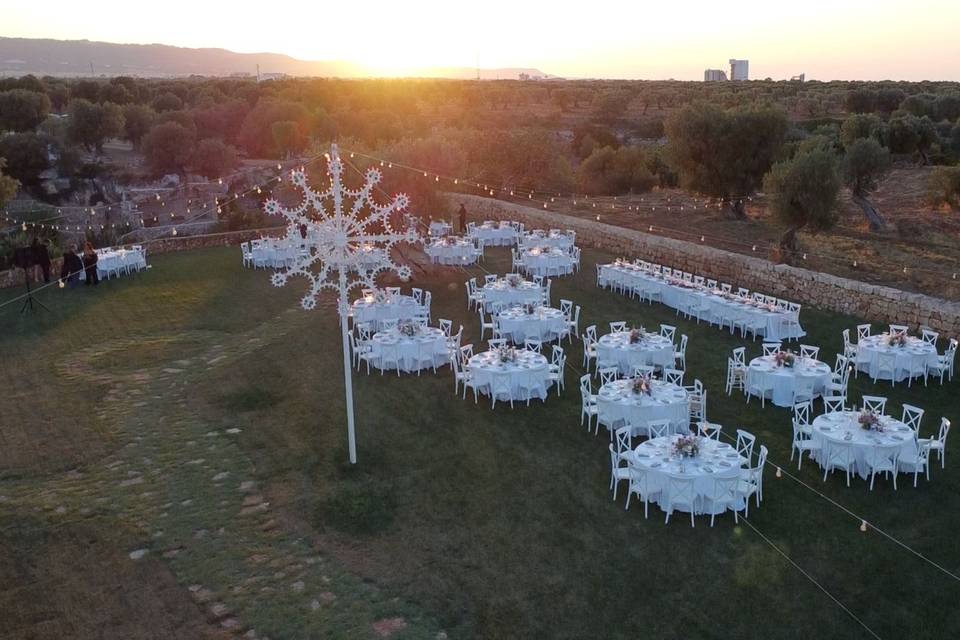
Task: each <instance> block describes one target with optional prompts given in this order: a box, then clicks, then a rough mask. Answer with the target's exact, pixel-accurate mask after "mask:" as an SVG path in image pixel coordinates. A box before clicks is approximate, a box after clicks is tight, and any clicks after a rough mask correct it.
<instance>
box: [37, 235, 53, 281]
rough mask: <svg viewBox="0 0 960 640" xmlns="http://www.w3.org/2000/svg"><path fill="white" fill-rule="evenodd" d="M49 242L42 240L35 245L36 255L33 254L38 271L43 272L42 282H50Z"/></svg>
mask: <svg viewBox="0 0 960 640" xmlns="http://www.w3.org/2000/svg"><path fill="white" fill-rule="evenodd" d="M49 245H50V241H49V240H47V239H44V240H43V241H41V242H40V243H39V244H38V245H37V249H36V253H34V260H36V262H37V264H38V265H39V266H40V270H41V271H43V281H44V282H50V249H49Z"/></svg>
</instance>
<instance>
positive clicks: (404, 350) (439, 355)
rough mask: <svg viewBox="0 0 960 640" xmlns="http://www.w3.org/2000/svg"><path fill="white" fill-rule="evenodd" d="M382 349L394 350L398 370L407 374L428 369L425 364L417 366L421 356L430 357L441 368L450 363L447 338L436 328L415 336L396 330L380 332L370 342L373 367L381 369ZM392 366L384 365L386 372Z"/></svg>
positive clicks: (426, 328) (391, 368)
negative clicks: (397, 359) (398, 363)
mask: <svg viewBox="0 0 960 640" xmlns="http://www.w3.org/2000/svg"><path fill="white" fill-rule="evenodd" d="M384 349H388V350H389V349H395V350H396V353H395V354H391V355H396V356H397V357H398V358H399V359H400V370H401V371H406V372H407V373H410V372H413V371H418V370H420V369H426V368H428V367H429V365H427V364H426V363H421V364H420V366H417V358H418V356H421V355H423V354H426V355H429V356H431V357H432V359H433V362H434V363H435V364H436V366H442V365H445V364H447V363H448V362H449V361H450V358H449V356H448V354H447V338H446V336H445V335H444V333H443V331H441V330H440V329H437V328H436V327H425V328H423V329H421V333H420V334H419V335H415V336H406V335H403V334H401V333H400V332H399V331H398V330H397V329H390V330H389V331H381V332H380V333H377V334H376V335H374V336H373V338H372V339H371V340H370V352H371V357H372V360H373V365H374V366H375V367H377V368H378V369H379V368H383V367H382V366H381V363H380V356H381V355H382V354H383V351H384ZM393 369H394V367H393V365H392V364H387V365H386V370H387V371H391V370H393Z"/></svg>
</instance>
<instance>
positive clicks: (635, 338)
mask: <svg viewBox="0 0 960 640" xmlns="http://www.w3.org/2000/svg"><path fill="white" fill-rule="evenodd" d="M641 340H643V330H642V329H630V344H637V343H638V342H640V341H641Z"/></svg>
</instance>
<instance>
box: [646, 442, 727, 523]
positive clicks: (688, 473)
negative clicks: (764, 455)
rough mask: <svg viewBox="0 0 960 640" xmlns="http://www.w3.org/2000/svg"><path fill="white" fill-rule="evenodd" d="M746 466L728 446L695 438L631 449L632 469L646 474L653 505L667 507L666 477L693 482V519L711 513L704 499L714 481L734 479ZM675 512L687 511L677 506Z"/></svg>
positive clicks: (712, 488)
mask: <svg viewBox="0 0 960 640" xmlns="http://www.w3.org/2000/svg"><path fill="white" fill-rule="evenodd" d="M745 462H746V460H745V459H744V458H743V457H741V456H740V455H739V454H738V453H737V451H736V449H735V448H734V447H732V446H731V445H729V444H727V443H725V442H718V441H716V440H713V439H710V438H704V437H701V436H694V435H671V436H665V437H662V438H653V439H652V440H647V441H645V442H642V443H640V444H639V445H638V446H637V447H636V449H634V451H633V456H632V458H631V459H630V460H629V463H630V464H631V465H633V466H634V467H637V468H638V469H642V470H645V471H646V472H647V480H648V486H649V490H650V493H651V496H652V497H653V502H656V503H657V504H658V505H659V506H660V507H661V508H664V507H665V505H666V503H667V500H666V498H667V496H666V495H665V491H666V490H667V487H668V484H669V483H668V479H669V478H668V476H670V475H672V476H681V477H683V478H687V479H691V480H693V486H694V493H695V495H696V499H695V501H694V514H695V515H701V514H710V513H713V512H714V511H713V509H711V508H710V505H708V504H707V503H708V502H709V500H708V499H707V498H706V497H707V496H710V495H712V494H713V492H714V480H715V479H717V478H734V477H737V476H738V475H739V474H740V469H741V466H742V465H743V464H744V463H745ZM674 508H675V509H676V510H677V511H689V510H688V509H685V508H684V507H682V506H680V505H675V507H674ZM726 509H727V506H726V505H723V506H722V508H719V509H717V510H716V513H722V512H723V511H726Z"/></svg>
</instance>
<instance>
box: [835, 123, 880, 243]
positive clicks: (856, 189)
mask: <svg viewBox="0 0 960 640" xmlns="http://www.w3.org/2000/svg"><path fill="white" fill-rule="evenodd" d="M889 169H890V151H889V150H887V148H886V147H883V146H881V145H880V143H879V142H877V141H876V140H874V139H872V138H861V139H859V140H856V141H855V142H853V143H852V144H851V145H850V146H848V147H847V151H846V153H845V154H844V156H843V162H842V170H843V182H844V184H846V185H847V186H848V187H849V188H850V192H851V194H852V195H853V201H854V202H856V203H857V205H858V206H859V207H860V208H861V209H862V210H863V214H864V215H865V216H866V217H867V220H868V221H869V222H870V229H872V230H874V231H876V230H878V229H880V228H882V227H883V226H884V225H885V224H886V223H885V221H884V219H883V216H881V215H880V212H879V211H877V209H876V207H874V206H873V204H872V203H871V202H870V201H869V200H868V199H867V197H868V196H869V195H870V192H872V191H873V190H874V189H876V188H877V185H878V184H879V182H880V179H881V178H882V177H883V176H884V174H886V172H887V171H888V170H889Z"/></svg>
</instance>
